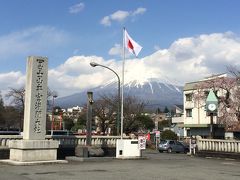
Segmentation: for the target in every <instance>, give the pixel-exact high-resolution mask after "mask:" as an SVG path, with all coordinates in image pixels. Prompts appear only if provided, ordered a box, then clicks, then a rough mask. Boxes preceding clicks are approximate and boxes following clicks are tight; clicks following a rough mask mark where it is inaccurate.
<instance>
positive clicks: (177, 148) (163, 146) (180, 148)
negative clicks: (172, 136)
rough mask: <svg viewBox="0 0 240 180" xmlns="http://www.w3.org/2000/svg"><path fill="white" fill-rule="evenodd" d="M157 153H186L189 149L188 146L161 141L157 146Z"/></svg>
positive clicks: (173, 141) (171, 141) (172, 141)
mask: <svg viewBox="0 0 240 180" xmlns="http://www.w3.org/2000/svg"><path fill="white" fill-rule="evenodd" d="M158 151H159V152H160V153H161V152H164V151H167V152H168V153H171V152H176V153H180V152H183V153H187V152H188V151H189V147H188V145H186V144H184V143H182V142H179V141H176V140H161V141H160V143H159V145H158Z"/></svg>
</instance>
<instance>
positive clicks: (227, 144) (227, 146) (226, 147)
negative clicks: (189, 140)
mask: <svg viewBox="0 0 240 180" xmlns="http://www.w3.org/2000/svg"><path fill="white" fill-rule="evenodd" d="M197 148H198V150H199V151H216V152H230V153H240V141H237V140H222V139H221V140H220V139H201V138H200V139H198V140H197Z"/></svg>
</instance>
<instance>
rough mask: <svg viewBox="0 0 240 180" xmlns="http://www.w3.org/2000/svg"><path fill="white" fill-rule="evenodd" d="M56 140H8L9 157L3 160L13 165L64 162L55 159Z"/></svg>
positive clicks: (57, 144)
mask: <svg viewBox="0 0 240 180" xmlns="http://www.w3.org/2000/svg"><path fill="white" fill-rule="evenodd" d="M58 146H59V142H58V141H54V140H12V141H10V142H9V148H10V159H9V160H4V161H2V162H6V163H9V164H14V165H31V164H42V163H64V162H67V161H63V160H57V149H58Z"/></svg>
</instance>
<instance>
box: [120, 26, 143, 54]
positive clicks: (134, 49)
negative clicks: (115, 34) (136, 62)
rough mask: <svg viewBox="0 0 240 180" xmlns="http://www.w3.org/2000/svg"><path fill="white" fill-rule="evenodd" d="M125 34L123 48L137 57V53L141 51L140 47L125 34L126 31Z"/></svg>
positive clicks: (125, 32)
mask: <svg viewBox="0 0 240 180" xmlns="http://www.w3.org/2000/svg"><path fill="white" fill-rule="evenodd" d="M124 34H125V47H126V48H127V49H128V50H129V52H130V53H132V54H134V55H135V56H137V55H138V54H139V52H140V51H141V49H142V46H140V45H139V44H138V43H136V42H135V41H134V40H133V39H132V38H131V37H130V36H129V34H128V33H127V31H126V30H125V31H124Z"/></svg>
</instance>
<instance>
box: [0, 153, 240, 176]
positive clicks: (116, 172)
mask: <svg viewBox="0 0 240 180" xmlns="http://www.w3.org/2000/svg"><path fill="white" fill-rule="evenodd" d="M143 155H144V156H146V157H147V159H141V160H117V159H114V160H109V161H97V162H69V163H68V164H49V165H35V166H11V165H6V164H0V180H31V179H32V180H63V179H64V180H110V179H111V180H136V179H137V180H190V179H192V180H205V179H206V180H215V179H216V180H239V179H240V161H235V160H230V159H206V158H199V157H190V156H188V155H186V154H174V153H173V154H168V153H158V152H157V151H147V152H144V153H143Z"/></svg>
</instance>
